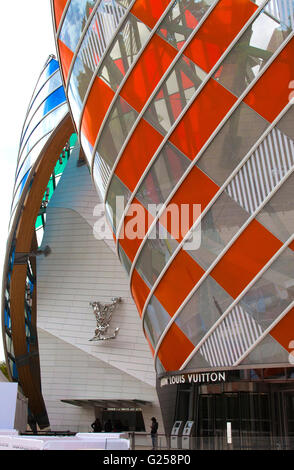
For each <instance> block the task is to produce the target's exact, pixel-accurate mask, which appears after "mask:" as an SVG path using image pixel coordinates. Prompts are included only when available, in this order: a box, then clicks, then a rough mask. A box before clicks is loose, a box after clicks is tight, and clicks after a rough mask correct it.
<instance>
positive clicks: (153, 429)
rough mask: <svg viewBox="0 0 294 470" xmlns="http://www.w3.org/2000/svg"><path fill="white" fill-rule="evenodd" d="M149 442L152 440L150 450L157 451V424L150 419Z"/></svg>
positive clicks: (153, 419) (154, 419)
mask: <svg viewBox="0 0 294 470" xmlns="http://www.w3.org/2000/svg"><path fill="white" fill-rule="evenodd" d="M151 421H152V424H151V440H152V449H157V430H158V422H157V421H156V418H154V416H153V418H151Z"/></svg>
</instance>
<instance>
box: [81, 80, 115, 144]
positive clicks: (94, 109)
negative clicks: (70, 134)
mask: <svg viewBox="0 0 294 470" xmlns="http://www.w3.org/2000/svg"><path fill="white" fill-rule="evenodd" d="M113 96H114V91H113V90H112V89H111V88H109V86H108V85H106V83H105V82H104V81H103V80H101V79H100V78H98V77H96V78H95V81H94V83H93V85H92V88H91V91H90V94H89V96H88V99H87V102H86V106H85V110H84V113H83V118H82V132H83V133H84V135H85V136H86V137H87V139H88V141H89V142H90V144H91V145H92V146H94V144H95V140H96V137H97V135H98V132H99V129H100V126H101V124H102V121H103V119H104V116H105V114H106V112H107V110H108V108H109V105H110V103H111V101H112V99H113Z"/></svg>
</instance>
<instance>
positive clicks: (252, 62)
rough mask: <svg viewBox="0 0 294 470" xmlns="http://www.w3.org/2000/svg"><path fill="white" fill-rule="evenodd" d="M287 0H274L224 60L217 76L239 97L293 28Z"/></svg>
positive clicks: (291, 12)
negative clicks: (286, 9)
mask: <svg viewBox="0 0 294 470" xmlns="http://www.w3.org/2000/svg"><path fill="white" fill-rule="evenodd" d="M291 1H292V0H291ZM290 3H291V2H287V8H288V11H285V8H286V5H285V2H282V1H281V0H279V1H278V2H277V0H271V1H270V2H269V3H268V5H267V6H266V8H264V10H263V11H262V12H261V13H260V14H259V15H258V16H257V18H256V19H255V20H254V22H253V23H252V25H251V26H250V27H249V28H248V29H247V30H246V31H245V33H244V34H243V36H242V37H241V39H239V41H238V42H237V43H236V45H235V46H234V47H233V49H232V51H231V52H230V53H229V54H228V56H227V57H226V58H225V60H224V61H223V62H222V64H221V66H220V68H219V69H218V71H217V72H216V74H215V76H214V78H215V79H216V80H218V81H219V82H220V83H221V84H222V85H223V86H225V87H226V88H228V89H229V90H230V91H231V92H233V93H234V94H235V95H236V96H240V95H241V94H242V93H243V91H244V90H245V89H246V88H247V86H248V85H249V84H250V83H251V82H252V81H253V80H254V78H255V77H256V76H257V75H258V74H259V73H260V71H261V70H262V69H263V67H264V66H265V64H266V63H267V62H268V61H269V59H270V58H271V56H272V55H273V54H274V52H275V51H276V50H277V49H278V47H279V46H280V45H281V44H282V43H283V41H284V40H285V39H286V38H287V36H288V35H289V34H290V32H291V31H292V29H293V10H292V11H291V8H290Z"/></svg>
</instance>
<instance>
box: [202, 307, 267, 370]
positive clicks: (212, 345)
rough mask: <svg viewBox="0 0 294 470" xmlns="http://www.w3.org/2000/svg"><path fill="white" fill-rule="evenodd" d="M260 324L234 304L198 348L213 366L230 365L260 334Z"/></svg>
mask: <svg viewBox="0 0 294 470" xmlns="http://www.w3.org/2000/svg"><path fill="white" fill-rule="evenodd" d="M261 334H262V328H261V326H260V325H259V324H258V323H257V322H256V321H255V320H254V318H252V317H251V316H250V315H249V314H248V313H247V312H245V310H243V309H242V307H241V306H240V305H236V306H235V307H234V308H233V309H232V311H231V312H230V313H229V315H227V317H226V318H225V319H224V320H223V321H222V322H221V323H220V324H219V325H218V327H217V328H216V329H215V330H214V332H213V333H212V334H211V335H210V336H209V337H208V338H207V339H206V341H205V342H204V343H203V344H202V346H201V348H200V349H199V352H200V354H202V356H203V357H204V358H205V360H206V361H207V362H208V363H209V364H210V365H211V366H213V367H223V366H232V365H233V364H234V363H235V362H236V361H237V360H238V359H239V358H240V357H241V356H242V355H243V354H244V353H245V352H246V351H247V350H248V349H249V348H250V347H251V346H252V345H253V344H254V343H255V342H256V341H257V340H258V338H259V337H260V336H261Z"/></svg>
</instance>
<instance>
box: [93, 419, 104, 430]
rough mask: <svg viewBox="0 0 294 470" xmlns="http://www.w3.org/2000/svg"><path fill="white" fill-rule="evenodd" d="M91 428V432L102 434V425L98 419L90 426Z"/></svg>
mask: <svg viewBox="0 0 294 470" xmlns="http://www.w3.org/2000/svg"><path fill="white" fill-rule="evenodd" d="M91 428H92V429H93V432H102V424H101V422H100V419H99V418H96V419H95V421H94V423H92V424H91Z"/></svg>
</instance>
